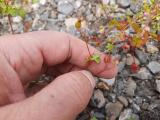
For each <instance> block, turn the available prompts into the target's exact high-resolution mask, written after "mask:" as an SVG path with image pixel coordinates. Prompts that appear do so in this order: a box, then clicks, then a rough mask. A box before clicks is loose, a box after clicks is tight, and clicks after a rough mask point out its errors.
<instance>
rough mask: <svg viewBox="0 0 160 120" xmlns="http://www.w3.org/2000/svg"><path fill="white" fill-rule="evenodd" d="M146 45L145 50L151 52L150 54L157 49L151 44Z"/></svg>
mask: <svg viewBox="0 0 160 120" xmlns="http://www.w3.org/2000/svg"><path fill="white" fill-rule="evenodd" d="M146 47H147V52H149V53H152V54H153V53H155V52H158V51H159V50H158V48H157V47H155V46H154V45H151V44H149V45H146Z"/></svg>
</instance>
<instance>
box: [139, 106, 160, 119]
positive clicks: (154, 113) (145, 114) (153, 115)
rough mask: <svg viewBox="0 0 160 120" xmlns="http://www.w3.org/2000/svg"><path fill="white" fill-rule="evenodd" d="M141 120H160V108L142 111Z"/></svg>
mask: <svg viewBox="0 0 160 120" xmlns="http://www.w3.org/2000/svg"><path fill="white" fill-rule="evenodd" d="M140 120H160V107H156V108H154V109H153V110H150V111H142V112H141V113H140Z"/></svg>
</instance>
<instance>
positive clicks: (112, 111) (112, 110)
mask: <svg viewBox="0 0 160 120" xmlns="http://www.w3.org/2000/svg"><path fill="white" fill-rule="evenodd" d="M122 109H123V105H122V104H121V103H120V102H116V103H108V104H107V105H106V107H105V111H106V114H107V116H111V118H115V119H116V118H117V117H118V116H119V115H120V113H121V111H122Z"/></svg>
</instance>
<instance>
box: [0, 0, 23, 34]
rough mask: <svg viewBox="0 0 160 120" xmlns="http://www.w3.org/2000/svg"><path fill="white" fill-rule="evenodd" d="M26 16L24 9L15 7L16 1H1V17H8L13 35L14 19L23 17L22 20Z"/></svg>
mask: <svg viewBox="0 0 160 120" xmlns="http://www.w3.org/2000/svg"><path fill="white" fill-rule="evenodd" d="M25 14H26V12H25V10H24V9H23V8H22V7H18V6H16V5H14V1H12V0H0V15H2V16H7V17H8V22H9V25H10V27H11V31H12V34H14V30H13V27H12V17H14V16H21V17H22V18H24V17H25Z"/></svg>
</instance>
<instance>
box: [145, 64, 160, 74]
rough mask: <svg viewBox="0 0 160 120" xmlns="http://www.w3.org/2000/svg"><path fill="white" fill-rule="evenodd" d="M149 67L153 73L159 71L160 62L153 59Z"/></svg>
mask: <svg viewBox="0 0 160 120" xmlns="http://www.w3.org/2000/svg"><path fill="white" fill-rule="evenodd" d="M147 67H148V68H149V69H150V71H151V72H152V73H153V74H156V73H159V72H160V64H159V63H158V62H156V61H151V62H150V63H149V64H148V65H147Z"/></svg>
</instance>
